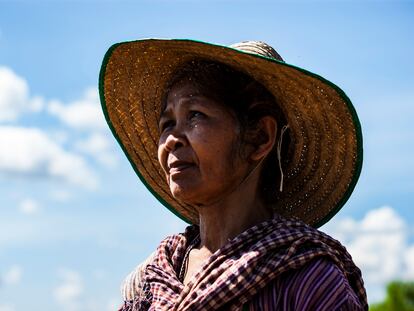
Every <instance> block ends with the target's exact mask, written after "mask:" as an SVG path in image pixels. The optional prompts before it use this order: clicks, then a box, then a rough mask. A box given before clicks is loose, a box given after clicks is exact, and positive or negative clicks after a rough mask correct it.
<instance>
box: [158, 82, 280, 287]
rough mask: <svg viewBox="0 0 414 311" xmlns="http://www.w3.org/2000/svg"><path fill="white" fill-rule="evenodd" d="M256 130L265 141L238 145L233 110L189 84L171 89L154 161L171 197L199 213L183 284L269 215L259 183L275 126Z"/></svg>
mask: <svg viewBox="0 0 414 311" xmlns="http://www.w3.org/2000/svg"><path fill="white" fill-rule="evenodd" d="M259 126H260V127H261V130H262V135H265V136H266V138H267V139H266V141H265V142H264V143H263V144H262V145H260V146H259V147H256V148H253V147H252V146H248V145H245V144H241V143H240V127H239V123H238V121H237V119H236V118H235V116H234V115H233V114H232V112H231V111H230V110H228V109H226V108H225V107H223V106H222V105H220V104H218V103H216V102H215V101H214V100H212V99H210V98H208V97H207V96H204V95H203V94H201V92H200V91H199V90H198V88H197V87H196V86H194V85H192V84H190V83H188V82H182V83H179V84H177V85H175V86H174V87H173V88H172V89H171V90H170V92H169V94H168V97H167V105H166V107H165V110H164V111H163V112H162V114H161V118H160V122H159V127H160V133H161V135H160V139H159V147H158V159H159V162H160V164H161V167H162V168H163V170H164V172H165V177H166V180H167V182H168V185H169V187H170V191H171V193H172V195H173V196H174V197H175V198H176V199H178V200H180V201H182V202H185V203H187V204H191V205H193V206H195V208H196V209H197V210H198V212H199V219H200V222H199V226H200V240H201V243H200V245H199V247H197V248H194V249H193V250H192V251H191V252H190V256H189V262H188V269H187V273H186V276H185V279H184V283H185V284H186V283H188V282H189V280H190V278H191V276H192V275H193V274H194V273H195V272H197V271H198V270H199V269H200V267H201V265H202V264H203V262H205V260H206V259H207V258H208V257H209V256H210V255H211V254H212V253H214V252H215V251H216V250H217V249H219V248H220V247H222V246H223V245H224V244H226V243H227V242H228V240H229V239H232V238H234V237H235V236H237V235H238V234H240V233H241V232H243V231H244V230H246V229H248V228H249V227H251V226H253V225H255V224H257V223H260V222H262V221H264V220H267V219H269V218H271V217H272V213H271V211H270V209H269V208H267V207H266V206H265V205H264V204H263V203H262V201H261V200H260V197H259V193H258V191H257V185H258V180H259V175H260V169H261V162H262V160H263V159H264V158H265V157H266V156H267V154H268V153H269V152H270V151H271V149H272V147H273V145H274V141H275V137H276V122H275V120H274V119H273V118H271V117H264V118H263V119H262V120H261V121H260V123H259Z"/></svg>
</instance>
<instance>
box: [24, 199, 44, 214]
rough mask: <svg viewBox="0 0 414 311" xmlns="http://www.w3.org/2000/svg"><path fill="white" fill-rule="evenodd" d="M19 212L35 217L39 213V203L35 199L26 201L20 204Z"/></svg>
mask: <svg viewBox="0 0 414 311" xmlns="http://www.w3.org/2000/svg"><path fill="white" fill-rule="evenodd" d="M19 210H20V212H22V213H23V214H25V215H33V214H36V213H38V212H39V210H40V207H39V203H37V202H36V201H35V200H33V199H24V200H23V201H21V202H20V204H19Z"/></svg>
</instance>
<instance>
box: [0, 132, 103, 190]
mask: <svg viewBox="0 0 414 311" xmlns="http://www.w3.org/2000/svg"><path fill="white" fill-rule="evenodd" d="M0 145H1V146H4V147H2V148H1V149H0V172H3V173H6V174H15V175H18V174H22V175H25V176H37V177H52V178H59V179H63V180H65V181H68V182H70V183H73V184H77V185H81V186H85V187H87V188H89V189H94V188H95V187H96V186H97V178H96V176H95V175H94V173H93V172H92V171H91V169H89V167H88V166H87V164H86V162H85V160H84V159H83V158H82V157H80V156H79V155H76V154H73V153H70V152H68V151H65V150H63V149H62V148H61V147H60V146H59V145H57V144H56V143H55V142H54V141H52V140H51V139H50V138H49V137H48V136H47V135H46V134H45V133H44V132H42V131H41V130H39V129H36V128H23V127H11V126H4V127H0Z"/></svg>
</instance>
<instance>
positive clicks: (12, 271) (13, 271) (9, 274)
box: [2, 265, 23, 285]
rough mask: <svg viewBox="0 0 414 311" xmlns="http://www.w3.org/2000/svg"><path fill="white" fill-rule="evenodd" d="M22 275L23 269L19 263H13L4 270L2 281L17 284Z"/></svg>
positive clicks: (7, 283)
mask: <svg viewBox="0 0 414 311" xmlns="http://www.w3.org/2000/svg"><path fill="white" fill-rule="evenodd" d="M22 276H23V269H22V267H20V266H19V265H13V266H11V267H10V268H9V270H7V271H6V273H5V274H4V275H3V277H2V281H3V282H4V283H5V284H6V285H16V284H19V283H20V281H21V279H22Z"/></svg>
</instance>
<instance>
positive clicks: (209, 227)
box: [198, 172, 272, 253]
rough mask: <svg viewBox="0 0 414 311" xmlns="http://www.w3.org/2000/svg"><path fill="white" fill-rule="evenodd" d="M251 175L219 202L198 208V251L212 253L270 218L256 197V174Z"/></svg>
mask: <svg viewBox="0 0 414 311" xmlns="http://www.w3.org/2000/svg"><path fill="white" fill-rule="evenodd" d="M255 173H256V172H255ZM254 175H256V176H251V177H252V178H249V179H248V180H246V181H245V182H243V183H242V184H241V185H240V186H239V187H238V188H237V189H236V190H235V191H233V192H231V193H230V194H229V195H227V196H226V197H224V198H223V199H221V200H219V201H216V202H215V203H212V204H211V205H204V206H200V207H199V208H198V211H199V215H200V240H201V244H200V249H203V250H204V251H206V252H207V253H214V252H215V251H216V250H217V249H219V248H220V247H222V246H223V245H224V244H226V243H227V242H228V241H229V240H230V239H232V238H234V237H236V236H237V235H238V234H240V233H242V232H243V231H245V230H246V229H248V228H250V227H252V226H254V225H256V224H258V223H260V222H263V221H265V220H267V219H270V218H271V217H272V212H271V211H270V210H269V209H268V208H266V206H265V205H264V204H263V203H262V202H261V200H260V198H259V195H258V191H257V187H256V185H257V181H258V177H259V176H258V172H257V173H256V174H254Z"/></svg>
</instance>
